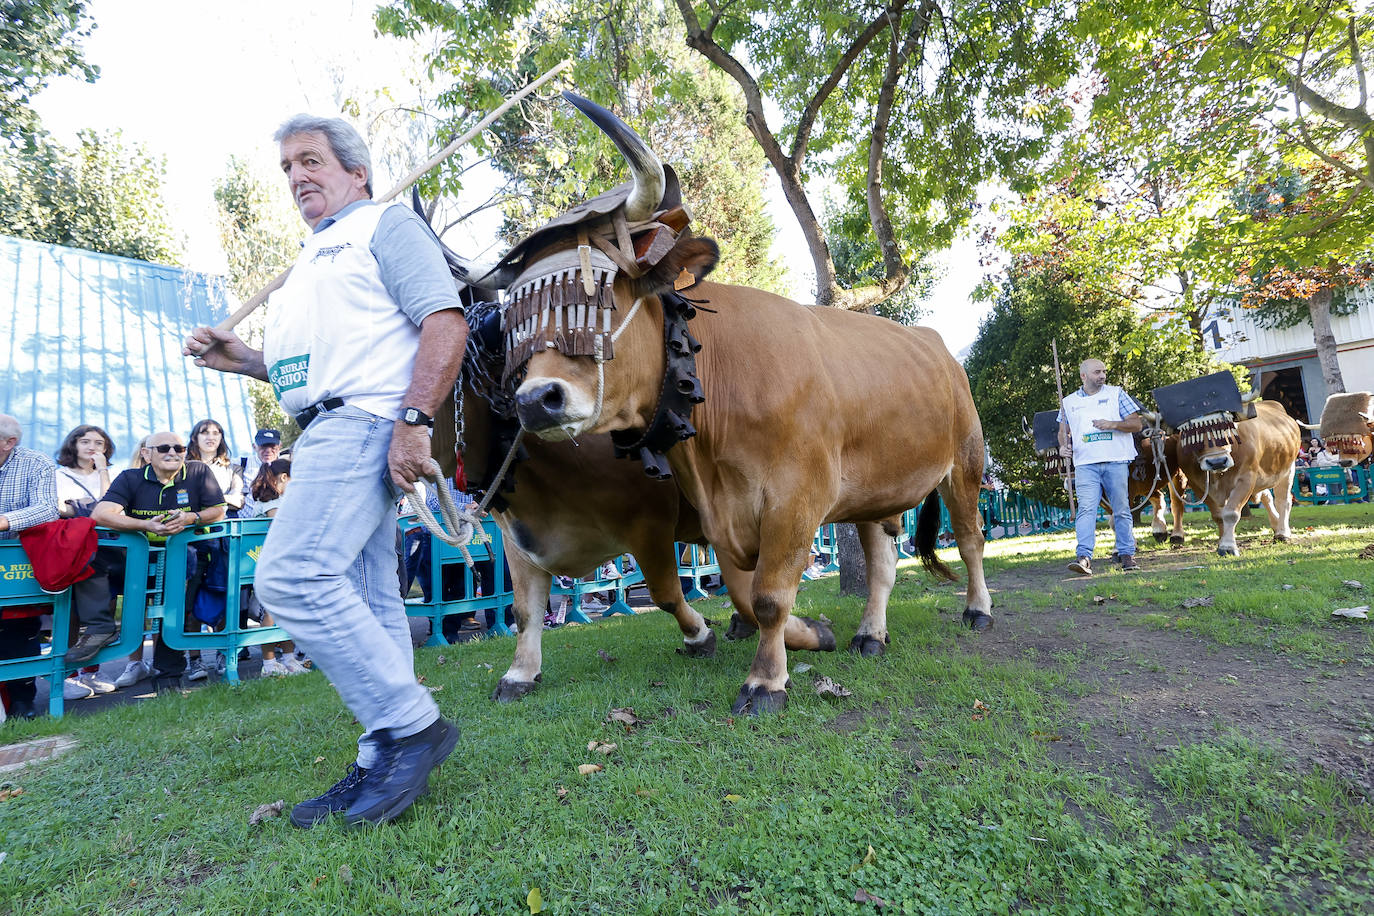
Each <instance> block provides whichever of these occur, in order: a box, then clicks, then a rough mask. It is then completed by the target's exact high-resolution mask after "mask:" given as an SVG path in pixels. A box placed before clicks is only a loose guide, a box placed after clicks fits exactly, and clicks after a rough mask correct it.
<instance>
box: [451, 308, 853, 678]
mask: <svg viewBox="0 0 1374 916" xmlns="http://www.w3.org/2000/svg"><path fill="white" fill-rule="evenodd" d="M474 333H477V331H476V330H474ZM475 358H477V354H476V353H474V352H470V353H469V356H468V360H469V361H471V360H473V359H475ZM498 374H499V373H498ZM471 377H472V376H471V373H470V372H467V371H466V370H465V375H464V378H465V379H471ZM453 406H454V405H453V401H452V400H451V399H450V400H449V401H448V402H447V403H446V404H445V405H444V407H443V409H442V410H441V412H440V415H439V416H438V417H437V418H436V423H435V436H434V454H435V457H436V459H438V461H439V463H440V466H441V468H442V469H443V471H444V473H445V474H446V475H448V476H452V474H453V472H454V469H455V466H456V464H455V462H454V460H453V455H454V450H453V438H452V433H453V420H452V417H453ZM463 408H464V409H463V415H464V418H465V422H464V429H465V436H464V439H465V449H464V455H463V460H464V466H465V469H466V472H467V474H468V476H469V479H470V480H472V481H474V482H479V481H485V480H489V479H490V478H491V477H492V476H494V473H495V472H496V470H497V469H498V468H499V467H500V465H501V461H502V459H503V458H504V454H503V453H502V451H501V450H500V449H498V448H496V445H495V443H494V441H493V440H494V438H495V437H494V435H493V426H494V423H495V422H497V418H496V416H495V414H494V413H493V412H492V410H491V408H490V406H489V404H488V402H487V401H485V400H484V399H483V398H482V396H481V395H479V394H478V393H477V392H476V391H475V390H474V389H473V388H472V387H471V386H470V385H469V386H465V390H464V398H463ZM524 448H525V450H526V452H527V457H525V458H524V459H522V460H520V461H518V462H517V463H516V464H514V466H513V470H512V471H511V472H510V473H512V474H513V475H514V484H515V485H514V489H512V490H509V491H503V493H502V500H501V501H499V502H498V503H495V504H494V505H501V506H502V508H501V509H499V510H494V511H493V512H492V515H493V517H494V518H495V519H496V523H497V525H498V526H500V528H501V532H502V534H503V535H504V537H505V545H506V551H505V552H506V561H507V563H508V564H509V566H510V574H511V584H512V587H513V590H514V604H513V607H512V610H513V612H514V614H515V618H516V623H517V627H518V633H517V636H516V643H515V656H514V658H513V659H512V660H511V665H510V668H509V669H508V670H507V671H506V673H505V674H504V675H502V677H501V680H500V682H499V683H498V684H497V686H496V690H495V691H494V692H493V694H492V699H494V700H498V701H501V702H509V701H512V700H516V699H518V698H520V697H522V696H524V695H525V694H527V693H529V692H530V691H532V690H534V689H535V687H536V686H537V685H538V683H539V682H540V681H541V680H542V678H543V672H542V666H543V649H542V637H543V630H544V627H543V618H544V610H545V608H546V606H547V605H546V602H547V601H548V598H549V590H550V586H551V585H552V577H553V576H555V575H560V576H572V577H575V578H576V577H580V576H583V575H586V574H587V573H590V572H591V571H593V570H594V569H596V568H597V567H598V566H600V565H601V564H602V563H604V562H606V561H607V560H609V559H613V558H615V557H618V556H620V555H621V554H625V553H630V554H633V555H634V557H635V561H636V562H637V563H638V564H639V568H640V570H641V571H642V572H643V573H644V580H645V584H646V585H647V586H648V589H649V596H650V598H651V599H652V600H653V602H654V604H656V605H657V606H658V607H660V608H662V609H663V610H665V611H667V612H669V613H670V614H672V615H673V617H674V618H675V619H676V620H677V623H678V627H679V628H680V629H681V630H682V637H683V645H682V647H681V648H680V649H679V650H678V651H679V652H680V653H681V654H683V655H686V656H689V657H694V658H708V657H710V656H712V655H714V654H715V649H716V634H715V633H714V632H713V631H712V630H711V628H710V623H709V622H708V621H707V620H705V619H704V618H703V617H702V616H701V614H699V613H698V612H697V611H696V610H695V609H694V608H693V607H692V606H691V604H689V603H688V601H687V599H686V598H685V597H684V596H683V593H682V585H681V580H680V579H679V578H678V574H677V551H676V549H675V547H674V543H673V542H674V541H675V540H679V541H689V542H696V543H704V541H703V539H702V534H701V525H700V523H699V521H698V519H697V515H696V512H695V511H694V510H693V509H692V507H691V506H690V505H689V504H687V503H686V502H685V501H684V500H683V499H682V496H681V495H680V494H679V493H678V491H677V488H676V487H674V486H673V484H672V483H671V482H668V481H655V480H650V479H649V478H648V477H646V476H645V475H644V471H643V469H642V468H641V467H640V466H639V464H638V463H637V462H630V461H618V460H616V459H615V458H614V457H613V455H612V450H611V440H610V437H609V436H589V437H587V438H586V439H584V440H582V441H581V442H579V443H578V445H573V444H572V443H570V442H544V441H541V440H538V439H532V438H526V440H525V441H524ZM721 566H722V578H723V579H724V580H725V582H726V583H727V585H730V586H731V587H732V588H733V589H734V590H735V591H734V592H733V593H732V598H734V596H735V595H736V594H738V595H740V596H741V597H740V598H739V599H738V600H735V607H736V609H737V610H738V611H739V612H740V614H741V615H742V616H744V617H745V619H747V620H751V621H752V620H753V611H752V609H751V607H750V605H749V603H748V597H749V589H748V576H749V574H748V573H740V572H736V571H735V570H729V571H728V572H727V571H726V570H725V569H724V567H725V563H724V562H723V561H722V563H721ZM789 624H790V625H789V627H788V629H787V633H786V641H787V647H788V648H790V649H814V650H822V651H827V650H833V649H834V648H835V636H834V634H833V633H832V632H831V631H830V628H829V627H827V626H825V625H824V624H823V623H821V622H820V621H816V620H812V619H810V618H806V617H799V618H794V619H792V620H791V621H789Z"/></svg>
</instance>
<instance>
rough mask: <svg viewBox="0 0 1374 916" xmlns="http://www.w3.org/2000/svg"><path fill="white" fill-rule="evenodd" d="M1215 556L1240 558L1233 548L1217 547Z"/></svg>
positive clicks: (1238, 552)
mask: <svg viewBox="0 0 1374 916" xmlns="http://www.w3.org/2000/svg"><path fill="white" fill-rule="evenodd" d="M1217 556H1219V557H1237V556H1240V551H1239V550H1237V549H1236V548H1234V547H1218V548H1217Z"/></svg>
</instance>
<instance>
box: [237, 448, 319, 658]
mask: <svg viewBox="0 0 1374 916" xmlns="http://www.w3.org/2000/svg"><path fill="white" fill-rule="evenodd" d="M290 482H291V462H290V461H289V460H288V459H286V458H278V459H277V460H276V461H269V462H267V463H266V464H264V465H263V466H262V467H261V468H259V469H258V476H257V477H254V478H253V483H252V485H251V486H250V487H249V489H248V493H249V495H250V496H252V497H253V505H254V507H255V508H256V509H257V511H258V515H259V516H265V517H267V518H272V517H273V516H275V515H276V514H277V509H278V507H279V506H280V505H281V498H282V495H283V494H284V493H285V492H286V485H287V484H288V483H290ZM247 606H248V608H249V612H248V613H249V616H251V617H255V618H257V619H259V620H261V621H262V623H263V624H264V625H265V626H272V614H271V612H270V611H268V610H267V608H265V607H263V606H262V603H261V602H259V601H258V598H257V595H250V596H249V598H248V605H247ZM279 653H280V655H279ZM309 670H310V669H308V668H306V667H305V665H303V664H301V663H300V662H299V661H297V659H296V644H295V643H293V642H279V643H263V646H262V676H263V677H286V676H288V675H292V674H305V673H306V672H307V671H309Z"/></svg>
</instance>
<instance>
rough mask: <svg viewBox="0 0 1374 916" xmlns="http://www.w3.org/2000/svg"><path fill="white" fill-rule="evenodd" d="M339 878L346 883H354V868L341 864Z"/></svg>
mask: <svg viewBox="0 0 1374 916" xmlns="http://www.w3.org/2000/svg"><path fill="white" fill-rule="evenodd" d="M339 880H340V881H342V882H343V883H344V884H352V883H353V869H351V868H349V867H348V866H347V865H340V866H339Z"/></svg>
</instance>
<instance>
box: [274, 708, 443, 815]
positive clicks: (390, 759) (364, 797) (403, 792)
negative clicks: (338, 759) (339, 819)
mask: <svg viewBox="0 0 1374 916" xmlns="http://www.w3.org/2000/svg"><path fill="white" fill-rule="evenodd" d="M378 743H379V747H378V751H379V752H380V754H381V757H382V760H381V762H380V763H379V764H378V765H377V766H375V767H373V768H372V769H370V770H368V771H367V777H366V778H365V779H364V780H362V785H361V787H360V790H359V792H358V796H357V798H356V799H354V801H353V803H352V804H351V805H349V806H348V814H347V815H346V819H347V821H348V823H350V824H357V823H359V822H361V821H367V822H368V823H371V824H384V823H386V822H387V821H389V820H392V819H394V818H396V817H397V816H399V815H400V814H401V813H402V812H403V811H405V810H406V809H407V808H409V807H410V806H411V804H412V803H413V802H414V801H415V799H416V798H418V797H419V796H420V795H421V794H422V793H424V791H425V790H426V789H428V788H429V773H430V770H433V769H434V768H435V767H437V766H438V765H439V764H441V763H443V762H444V758H445V757H447V756H448V755H449V754H451V753H452V752H453V749H454V748H455V747H457V745H458V726H456V725H454V724H453V723H452V722H450V721H448V720H447V719H445V718H443V717H442V716H441V717H439V718H438V719H435V720H434V722H433V724H431V725H430V726H429V727H428V728H426V729H425V730H424V731H421V732H417V733H415V734H413V735H408V736H406V737H405V738H396V739H391V738H388V737H382V738H381V740H380V741H379V742H378ZM292 817H293V818H294V817H295V815H294V813H293V814H292Z"/></svg>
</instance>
